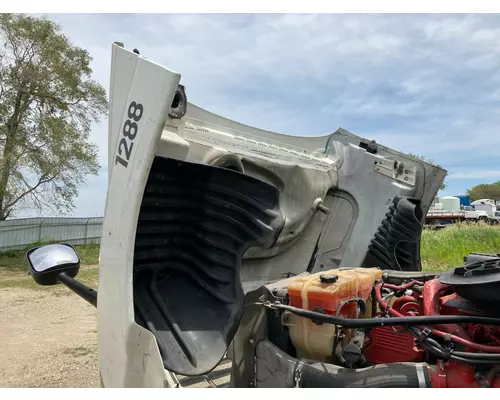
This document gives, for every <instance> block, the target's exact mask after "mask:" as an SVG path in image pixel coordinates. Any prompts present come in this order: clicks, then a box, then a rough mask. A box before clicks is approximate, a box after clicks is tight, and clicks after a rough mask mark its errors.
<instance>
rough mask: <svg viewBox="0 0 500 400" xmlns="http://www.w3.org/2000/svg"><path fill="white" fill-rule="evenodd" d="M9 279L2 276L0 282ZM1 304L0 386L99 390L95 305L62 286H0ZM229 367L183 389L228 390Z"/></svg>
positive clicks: (185, 380) (185, 383) (184, 382)
mask: <svg viewBox="0 0 500 400" xmlns="http://www.w3.org/2000/svg"><path fill="white" fill-rule="evenodd" d="M0 272H2V271H0ZM10 278H13V276H12V274H11V273H8V274H7V273H5V272H3V273H0V281H1V280H5V279H10ZM16 279H18V278H17V277H16ZM22 279H31V277H29V276H26V277H23V278H22ZM0 304H1V305H2V306H1V307H0V321H1V322H0V387H70V388H71V387H79V388H85V387H88V388H96V387H97V388H98V387H100V382H99V369H98V362H97V321H96V309H95V308H94V307H93V306H91V305H90V304H88V303H87V302H85V301H84V300H83V299H81V298H80V297H78V296H77V295H75V294H73V293H72V292H71V291H69V290H68V289H66V288H64V287H50V288H37V289H31V288H23V287H2V288H0ZM230 365H231V364H230V362H229V361H227V360H226V361H223V362H222V363H221V365H220V366H219V367H217V369H216V370H215V371H213V373H211V374H210V375H208V376H201V377H196V378H184V377H179V380H180V382H181V385H182V386H184V387H227V386H228V383H229V368H230Z"/></svg>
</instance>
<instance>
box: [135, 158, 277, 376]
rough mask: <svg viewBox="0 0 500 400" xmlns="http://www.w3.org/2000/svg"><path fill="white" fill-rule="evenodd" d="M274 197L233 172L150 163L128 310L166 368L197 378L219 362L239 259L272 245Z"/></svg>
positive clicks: (236, 313) (235, 301) (233, 307)
mask: <svg viewBox="0 0 500 400" xmlns="http://www.w3.org/2000/svg"><path fill="white" fill-rule="evenodd" d="M279 196H280V193H279V190H278V189H277V188H276V187H274V186H271V185H269V184H267V183H265V182H262V181H260V180H258V179H255V178H253V177H251V176H248V175H244V174H242V173H240V172H237V171H234V170H229V169H224V168H219V167H214V166H208V165H204V164H195V163H188V162H182V161H178V160H172V159H166V158H162V157H156V158H155V159H154V162H153V165H152V168H151V171H150V174H149V178H148V181H147V184H146V189H145V191H144V197H143V199H142V205H141V209H140V214H139V220H138V226H137V233H136V239H135V253H134V306H135V315H136V317H135V318H136V322H137V323H138V324H139V325H141V326H143V327H144V328H146V329H148V330H149V331H151V332H152V333H153V334H154V335H155V337H156V340H157V343H158V347H159V350H160V353H161V355H162V358H163V363H164V366H165V368H166V369H168V370H170V371H172V372H175V373H178V374H182V375H186V376H193V375H201V374H205V373H207V372H210V371H211V370H212V369H213V368H215V367H216V366H217V364H218V363H219V362H220V360H221V359H222V358H223V356H224V354H225V352H226V350H227V348H228V346H229V344H230V342H231V341H232V339H233V337H234V335H235V333H236V331H237V329H238V325H239V323H240V319H241V317H242V313H243V290H242V285H241V280H240V267H241V261H242V258H243V255H244V253H245V251H246V250H247V249H248V248H250V247H253V246H259V247H264V248H269V247H271V246H273V245H274V243H275V242H276V240H277V237H278V235H279V233H280V232H281V230H282V228H283V226H284V222H285V218H284V216H283V214H282V212H281V210H280V208H279Z"/></svg>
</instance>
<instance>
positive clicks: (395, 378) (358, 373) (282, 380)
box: [255, 340, 431, 388]
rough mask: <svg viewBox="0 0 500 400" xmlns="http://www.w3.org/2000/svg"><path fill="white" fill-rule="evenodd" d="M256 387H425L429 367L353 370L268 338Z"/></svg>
mask: <svg viewBox="0 0 500 400" xmlns="http://www.w3.org/2000/svg"><path fill="white" fill-rule="evenodd" d="M255 355H256V359H255V362H256V368H255V373H256V375H255V376H256V386H257V387H260V388H291V387H301V388H302V387H303V388H365V387H368V388H426V387H431V383H430V377H429V366H428V365H427V364H420V363H393V364H379V365H375V366H372V367H368V368H359V369H350V368H343V367H339V366H336V365H332V364H326V363H321V362H316V361H311V360H297V359H296V358H294V357H291V356H290V355H288V354H286V353H285V352H283V351H282V350H280V349H278V347H276V346H275V345H274V344H272V343H271V342H269V341H267V340H261V341H260V342H259V343H258V344H257V348H256V352H255Z"/></svg>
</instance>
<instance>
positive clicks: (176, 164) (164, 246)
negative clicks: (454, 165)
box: [97, 44, 446, 387]
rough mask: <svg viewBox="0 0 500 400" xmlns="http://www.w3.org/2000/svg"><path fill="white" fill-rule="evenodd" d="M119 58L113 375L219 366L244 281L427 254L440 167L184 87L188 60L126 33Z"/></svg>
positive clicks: (112, 232)
mask: <svg viewBox="0 0 500 400" xmlns="http://www.w3.org/2000/svg"><path fill="white" fill-rule="evenodd" d="M111 65H112V67H111V90H110V114H109V185H108V193H107V202H106V209H105V215H104V222H103V235H102V242H101V252H100V262H99V300H98V306H97V307H98V343H99V346H98V347H99V366H100V371H101V377H102V381H103V384H104V386H107V387H164V386H172V385H173V380H172V374H171V372H174V373H179V374H183V375H200V374H203V373H206V372H208V371H210V370H211V369H212V368H214V367H215V366H216V365H217V363H218V362H219V361H220V359H221V358H222V357H223V356H224V354H225V352H226V349H227V348H228V346H229V344H230V342H231V340H232V338H233V337H234V334H235V332H236V330H237V329H238V326H239V323H240V319H241V315H242V308H243V304H244V303H243V302H244V296H245V293H246V292H247V291H248V290H250V288H252V287H255V286H256V285H261V284H262V283H263V282H270V281H273V280H277V279H281V278H282V277H283V276H286V275H293V274H299V273H302V272H304V271H309V272H316V271H321V270H322V269H325V270H326V269H331V268H341V267H354V266H378V267H380V268H384V269H403V270H405V269H406V270H411V269H413V270H414V269H420V268H421V265H420V256H419V240H420V233H421V222H422V218H423V216H424V215H425V214H426V213H427V211H428V209H429V206H430V204H431V202H432V200H433V198H434V196H435V195H436V193H437V191H438V189H439V187H440V185H441V183H442V181H443V179H444V176H445V173H446V172H445V171H444V170H442V169H440V168H437V167H434V166H432V165H430V164H428V163H425V162H422V161H419V160H415V159H414V158H411V157H409V156H406V155H404V154H401V153H399V152H396V151H394V150H391V149H389V148H387V147H384V146H382V145H379V144H377V143H374V142H370V141H368V140H365V139H363V138H361V137H358V136H356V135H353V134H351V133H349V132H347V131H346V130H344V129H337V130H336V131H335V132H334V133H332V134H328V135H326V136H320V137H313V136H303V137H299V136H288V135H282V134H278V133H274V132H269V131H265V130H261V129H258V128H254V127H250V126H246V125H243V124H240V123H237V122H235V121H231V120H229V119H226V118H223V117H221V116H218V115H216V114H213V113H211V112H208V111H206V110H203V109H201V108H199V107H197V106H195V105H193V104H190V103H189V102H188V101H187V97H186V91H188V89H189V88H187V90H184V88H183V87H182V86H180V85H179V82H180V80H181V76H180V74H178V73H176V72H173V71H171V70H169V69H167V68H165V67H163V66H161V65H158V64H156V63H154V62H152V61H150V60H148V59H146V58H143V57H142V56H140V55H138V54H136V53H135V52H131V51H128V50H126V49H125V48H123V47H122V46H121V45H119V44H114V45H113V48H112V64H111ZM255 123H256V125H258V123H259V122H258V115H257V116H256V121H255Z"/></svg>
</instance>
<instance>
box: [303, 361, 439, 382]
mask: <svg viewBox="0 0 500 400" xmlns="http://www.w3.org/2000/svg"><path fill="white" fill-rule="evenodd" d="M297 368H300V371H299V373H298V374H297V375H298V376H300V381H299V382H298V386H299V387H301V388H425V387H430V386H431V385H430V379H429V372H428V367H427V366H426V365H423V364H412V363H393V364H379V365H376V366H373V367H368V368H358V369H350V368H342V367H338V366H335V365H331V364H324V363H319V362H318V363H310V364H302V365H301V364H300V362H299V364H298V365H297ZM418 368H420V371H419V370H418ZM419 374H420V376H419Z"/></svg>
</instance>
